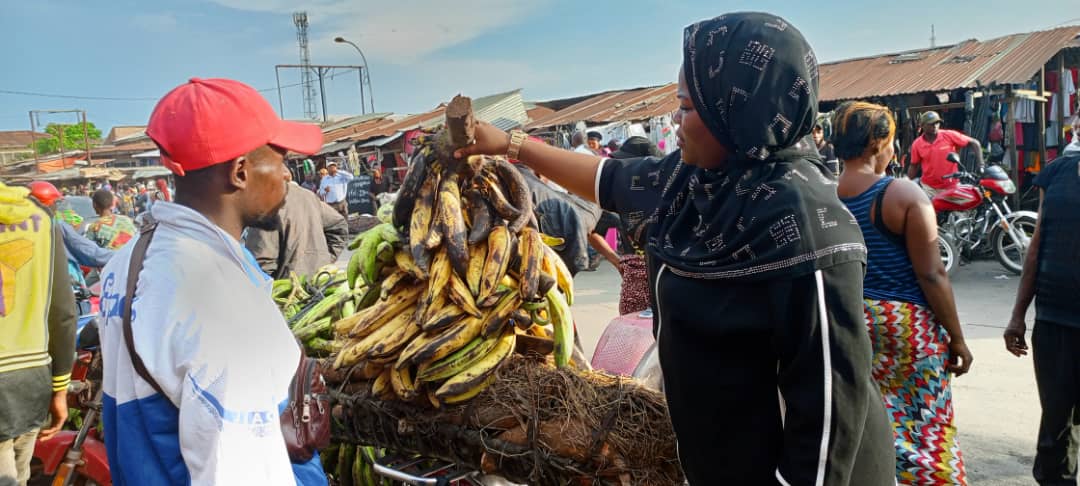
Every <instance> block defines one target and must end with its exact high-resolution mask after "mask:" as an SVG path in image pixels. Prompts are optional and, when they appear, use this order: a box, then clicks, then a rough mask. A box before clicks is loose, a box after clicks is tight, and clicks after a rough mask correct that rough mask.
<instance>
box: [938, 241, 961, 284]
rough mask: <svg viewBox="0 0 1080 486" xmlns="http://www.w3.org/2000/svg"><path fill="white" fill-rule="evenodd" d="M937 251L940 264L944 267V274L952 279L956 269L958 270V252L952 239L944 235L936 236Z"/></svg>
mask: <svg viewBox="0 0 1080 486" xmlns="http://www.w3.org/2000/svg"><path fill="white" fill-rule="evenodd" d="M938 249H939V250H940V251H941V263H942V264H943V265H945V272H946V273H947V274H948V275H949V277H952V276H953V273H955V272H956V269H957V268H960V250H958V249H957V248H956V244H955V243H953V241H952V238H949V237H948V236H946V235H938Z"/></svg>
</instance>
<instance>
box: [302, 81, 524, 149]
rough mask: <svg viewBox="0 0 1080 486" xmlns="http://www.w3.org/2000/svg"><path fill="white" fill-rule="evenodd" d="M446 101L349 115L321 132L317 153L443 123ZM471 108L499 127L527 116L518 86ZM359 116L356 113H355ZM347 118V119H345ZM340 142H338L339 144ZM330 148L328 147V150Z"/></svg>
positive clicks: (518, 122) (478, 101) (476, 101)
mask: <svg viewBox="0 0 1080 486" xmlns="http://www.w3.org/2000/svg"><path fill="white" fill-rule="evenodd" d="M445 111H446V105H445V104H440V105H439V106H437V107H435V109H433V110H431V111H429V112H427V113H421V114H418V115H409V116H406V117H395V116H390V115H385V114H381V115H382V118H364V119H359V120H356V119H353V122H352V124H351V125H346V124H345V123H344V121H343V122H342V123H341V125H343V126H341V127H339V128H336V129H334V130H332V131H325V130H324V132H323V148H322V150H320V152H319V153H320V154H325V153H330V152H335V151H337V150H341V148H340V147H345V148H347V147H348V146H349V145H352V144H354V143H360V142H367V141H370V140H372V139H375V138H385V139H386V143H388V142H390V141H392V140H393V139H391V138H388V137H392V136H394V135H396V134H398V133H401V132H406V131H409V130H415V129H418V128H422V129H431V128H435V127H437V126H439V125H441V124H442V123H443V117H444V113H445ZM473 112H474V113H475V114H476V117H477V118H478V119H480V120H484V121H486V122H488V123H491V124H493V125H495V126H498V127H500V128H503V129H510V128H514V127H518V126H521V125H522V124H524V123H525V122H526V120H527V119H528V115H527V114H526V113H525V104H524V103H523V102H522V100H521V90H514V91H508V92H506V93H499V94H494V95H490V96H484V97H482V98H476V99H474V100H473ZM358 118H359V117H358ZM346 121H347V120H346ZM339 144H340V145H339ZM331 148H332V150H331Z"/></svg>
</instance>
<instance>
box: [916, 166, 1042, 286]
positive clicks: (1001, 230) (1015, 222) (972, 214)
mask: <svg viewBox="0 0 1080 486" xmlns="http://www.w3.org/2000/svg"><path fill="white" fill-rule="evenodd" d="M948 160H949V161H951V162H953V163H956V164H957V166H958V168H959V161H960V158H959V156H957V155H956V154H949V156H948ZM943 179H958V180H959V181H960V184H958V185H957V186H955V187H953V188H951V189H946V190H944V191H941V192H940V193H938V194H937V195H936V196H934V198H933V200H932V201H931V202H932V203H933V206H934V211H935V212H936V213H937V220H938V233H939V234H940V235H941V240H942V241H944V243H943V246H944V245H947V244H950V243H951V244H952V245H954V246H955V249H956V250H958V254H959V255H960V256H963V257H967V258H971V257H974V256H976V255H978V254H979V252H982V253H992V254H993V255H994V256H995V257H996V258H997V260H998V262H999V263H1000V264H1001V266H1003V267H1005V269H1006V270H1008V271H1010V272H1012V273H1014V274H1016V275H1019V274H1020V272H1021V271H1022V270H1023V267H1024V255H1025V254H1026V253H1027V248H1028V245H1029V244H1030V243H1031V236H1032V235H1033V234H1034V232H1035V223H1036V221H1037V219H1038V214H1037V213H1035V212H1033V211H1015V212H1014V211H1013V210H1012V209H1011V208H1010V207H1009V204H1008V203H1007V202H1006V201H1005V200H1006V198H1008V197H1009V195H1011V194H1014V193H1015V192H1016V184H1014V183H1013V181H1012V180H1010V179H1009V176H1008V174H1006V173H1005V171H1004V170H1002V169H1001V167H998V166H996V165H991V166H989V167H987V168H986V169H985V170H984V171H983V172H982V173H981V174H979V175H975V174H971V173H969V172H966V171H964V170H963V169H960V170H959V172H956V173H953V174H949V175H947V176H944V177H943ZM942 251H943V259H944V258H945V257H944V254H945V252H946V250H945V249H943V250H942ZM947 268H948V264H947Z"/></svg>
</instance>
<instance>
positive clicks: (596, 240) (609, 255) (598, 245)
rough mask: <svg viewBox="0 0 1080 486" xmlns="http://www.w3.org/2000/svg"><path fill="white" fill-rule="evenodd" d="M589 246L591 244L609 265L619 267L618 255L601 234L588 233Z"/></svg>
mask: <svg viewBox="0 0 1080 486" xmlns="http://www.w3.org/2000/svg"><path fill="white" fill-rule="evenodd" d="M589 246H591V247H592V248H593V249H594V250H596V252H597V253H599V254H600V256H602V257H604V259H605V260H607V261H608V263H610V264H611V266H613V267H615V268H619V255H618V254H617V253H615V250H612V249H611V245H608V242H607V240H605V239H604V237H603V236H600V235H599V234H596V233H592V232H590V233H589Z"/></svg>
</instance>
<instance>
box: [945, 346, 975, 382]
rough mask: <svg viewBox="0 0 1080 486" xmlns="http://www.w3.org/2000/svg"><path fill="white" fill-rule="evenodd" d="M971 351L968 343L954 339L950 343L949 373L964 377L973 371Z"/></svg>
mask: <svg viewBox="0 0 1080 486" xmlns="http://www.w3.org/2000/svg"><path fill="white" fill-rule="evenodd" d="M973 359H974V358H972V357H971V351H970V350H969V349H968V347H967V343H966V342H964V340H962V339H954V340H953V341H952V342H950V343H949V371H951V372H953V374H955V375H956V376H962V375H963V374H964V373H967V372H968V370H969V369H971V361H972V360H973Z"/></svg>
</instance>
